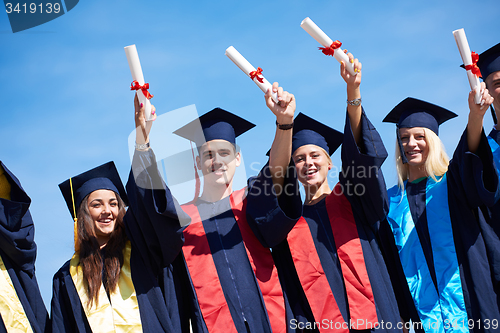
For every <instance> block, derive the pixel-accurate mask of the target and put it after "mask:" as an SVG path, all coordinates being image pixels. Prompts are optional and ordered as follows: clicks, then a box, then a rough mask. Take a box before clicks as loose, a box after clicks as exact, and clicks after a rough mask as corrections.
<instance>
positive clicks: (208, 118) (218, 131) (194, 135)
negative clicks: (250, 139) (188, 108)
mask: <svg viewBox="0 0 500 333" xmlns="http://www.w3.org/2000/svg"><path fill="white" fill-rule="evenodd" d="M253 127H255V125H254V124H252V123H251V122H249V121H247V120H245V119H243V118H241V117H239V116H237V115H235V114H233V113H231V112H228V111H226V110H223V109H221V108H215V109H213V110H212V111H209V112H207V113H205V114H204V115H202V116H201V117H199V118H197V119H195V120H193V121H191V122H190V123H188V124H187V125H184V126H183V127H181V128H179V129H178V130H176V131H174V134H177V135H179V136H181V137H183V138H185V139H188V140H190V141H193V142H195V143H196V146H197V147H201V146H202V145H203V144H204V143H205V142H208V141H212V140H217V139H219V140H226V141H229V142H231V143H232V144H236V138H237V137H238V136H240V135H241V134H243V133H245V132H246V131H248V130H250V129H252V128H253Z"/></svg>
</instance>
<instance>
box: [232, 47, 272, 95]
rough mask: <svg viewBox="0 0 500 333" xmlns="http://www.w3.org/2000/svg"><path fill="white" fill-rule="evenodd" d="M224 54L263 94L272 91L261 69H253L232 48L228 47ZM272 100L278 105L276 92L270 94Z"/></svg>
mask: <svg viewBox="0 0 500 333" xmlns="http://www.w3.org/2000/svg"><path fill="white" fill-rule="evenodd" d="M225 54H226V56H227V57H228V58H229V59H231V61H232V62H234V64H235V65H236V66H238V67H239V68H240V69H241V70H242V71H243V73H245V74H246V75H248V76H249V77H250V78H251V79H252V81H253V82H255V83H256V84H257V85H258V86H259V88H260V89H261V90H262V91H263V92H264V93H267V91H268V90H269V89H272V86H271V84H270V83H269V81H267V80H266V78H265V77H264V76H263V75H262V68H260V67H259V68H258V69H257V70H256V69H255V67H253V66H252V65H251V64H250V63H249V62H248V61H247V60H246V59H245V58H244V57H243V56H242V55H241V54H240V53H239V52H238V51H237V50H236V49H235V48H234V47H232V46H230V47H228V48H227V49H226V53H225ZM272 99H273V101H274V103H276V104H278V103H279V100H278V96H277V94H276V92H272Z"/></svg>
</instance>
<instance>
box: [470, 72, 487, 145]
mask: <svg viewBox="0 0 500 333" xmlns="http://www.w3.org/2000/svg"><path fill="white" fill-rule="evenodd" d="M475 93H476V92H475V90H472V91H471V92H469V109H470V112H469V121H468V123H467V144H468V146H469V151H470V152H471V153H475V152H476V151H477V149H478V147H479V142H480V141H481V133H482V132H483V118H484V114H485V113H486V111H487V110H488V108H489V106H490V105H491V103H493V97H491V96H490V93H489V92H488V89H486V85H485V83H484V82H482V83H481V104H476V103H475V102H474V95H475Z"/></svg>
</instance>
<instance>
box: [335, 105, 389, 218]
mask: <svg viewBox="0 0 500 333" xmlns="http://www.w3.org/2000/svg"><path fill="white" fill-rule="evenodd" d="M341 156H342V172H341V173H340V175H339V179H340V184H341V185H342V188H343V191H344V195H346V197H347V199H348V200H349V202H350V203H351V205H352V206H353V208H354V207H356V208H359V209H356V210H357V211H358V212H363V214H364V216H365V218H364V219H363V220H365V221H367V222H368V223H369V225H373V224H375V223H377V222H379V221H381V220H383V219H384V218H385V216H386V215H387V213H388V211H389V204H388V198H387V190H386V186H385V180H384V176H383V174H382V170H381V168H380V167H381V165H382V163H383V162H384V160H385V159H386V158H387V151H386V150H385V147H384V144H383V143H382V139H381V137H380V134H379V133H378V132H377V130H376V129H375V127H374V126H373V124H372V123H371V122H370V120H368V117H367V116H366V114H365V111H364V109H363V111H362V115H361V142H360V144H359V145H358V144H356V141H355V139H354V135H353V133H352V130H351V122H350V120H349V116H348V115H346V122H345V128H344V142H343V143H342V153H341Z"/></svg>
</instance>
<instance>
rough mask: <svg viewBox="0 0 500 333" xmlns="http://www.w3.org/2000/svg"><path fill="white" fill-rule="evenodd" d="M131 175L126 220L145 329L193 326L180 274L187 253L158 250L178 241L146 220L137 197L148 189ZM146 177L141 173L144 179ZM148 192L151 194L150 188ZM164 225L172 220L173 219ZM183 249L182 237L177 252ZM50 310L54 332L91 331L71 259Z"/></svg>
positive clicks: (57, 276) (58, 279)
mask: <svg viewBox="0 0 500 333" xmlns="http://www.w3.org/2000/svg"><path fill="white" fill-rule="evenodd" d="M130 177H131V179H129V184H132V186H127V190H128V191H127V192H128V198H129V202H130V206H129V209H128V211H127V213H126V215H125V217H124V223H125V227H126V231H127V236H128V239H129V240H130V241H131V244H132V251H131V258H130V266H131V272H132V281H133V283H134V288H135V291H136V294H137V301H138V304H139V312H140V316H141V323H142V329H143V331H144V332H175V333H177V332H189V322H188V320H187V316H186V315H185V314H184V312H185V311H186V310H185V308H186V306H189V304H188V303H187V302H186V301H184V300H183V294H182V293H181V290H183V289H185V288H186V287H185V286H184V284H186V281H185V279H184V280H183V279H179V278H181V277H183V276H185V274H186V273H185V267H184V263H183V262H182V258H177V257H176V256H171V257H168V258H167V257H166V256H165V257H162V258H160V257H159V256H158V255H157V253H156V252H155V250H156V249H158V248H160V247H161V246H163V245H165V243H168V245H166V246H172V247H174V248H175V246H176V245H175V242H167V241H165V240H166V239H168V238H162V237H164V236H165V235H166V234H165V233H164V232H163V231H161V230H153V229H152V228H151V225H150V224H147V223H142V221H143V220H145V219H147V218H149V217H148V216H147V215H143V214H147V213H146V210H143V209H137V206H138V205H142V202H141V201H140V199H138V197H141V196H143V195H145V194H144V191H143V192H142V193H138V192H140V191H141V189H139V188H138V187H136V186H135V181H134V178H133V173H132V172H131V174H130ZM142 181H143V179H140V178H138V179H137V182H138V183H139V184H142ZM146 195H151V191H149V192H148V194H146ZM167 219H168V218H167ZM163 225H165V226H167V228H168V226H169V224H168V222H165V223H163ZM175 225H178V222H176V223H175ZM173 230H176V229H173ZM160 244H162V245H160ZM179 250H180V242H178V246H177V252H178V251H179ZM172 252H175V250H172ZM51 315H52V326H53V331H54V332H92V331H91V329H90V326H89V324H88V321H87V318H86V315H85V312H84V310H83V308H82V304H81V302H80V299H79V296H78V293H77V291H76V288H75V286H74V284H73V281H72V278H71V275H70V273H69V261H68V262H66V263H65V264H64V265H63V267H61V269H60V270H59V271H58V272H57V273H56V274H55V275H54V282H53V297H52V311H51Z"/></svg>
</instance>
